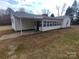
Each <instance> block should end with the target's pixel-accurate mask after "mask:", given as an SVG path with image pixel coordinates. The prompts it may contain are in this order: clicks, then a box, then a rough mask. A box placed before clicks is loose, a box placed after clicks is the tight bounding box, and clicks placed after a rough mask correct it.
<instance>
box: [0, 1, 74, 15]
mask: <svg viewBox="0 0 79 59" xmlns="http://www.w3.org/2000/svg"><path fill="white" fill-rule="evenodd" d="M73 1H74V0H0V9H6V8H8V7H10V8H12V9H13V10H18V9H19V8H25V9H26V11H30V10H32V11H33V13H34V14H41V13H42V12H41V10H42V9H48V10H49V11H50V12H51V13H54V14H55V15H57V14H58V13H57V10H56V6H59V7H60V12H61V9H62V6H63V5H64V4H66V9H67V7H68V6H71V5H72V3H73Z"/></svg>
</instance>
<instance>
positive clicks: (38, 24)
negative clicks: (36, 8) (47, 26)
mask: <svg viewBox="0 0 79 59" xmlns="http://www.w3.org/2000/svg"><path fill="white" fill-rule="evenodd" d="M39 27H40V21H37V31H39Z"/></svg>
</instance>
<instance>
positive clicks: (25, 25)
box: [11, 12, 71, 32]
mask: <svg viewBox="0 0 79 59" xmlns="http://www.w3.org/2000/svg"><path fill="white" fill-rule="evenodd" d="M11 23H12V28H13V30H15V31H21V32H22V30H30V29H31V30H36V31H47V30H53V29H59V28H66V27H70V23H71V20H70V18H69V17H68V16H60V17H47V16H41V15H34V14H28V13H23V12H15V13H13V14H11Z"/></svg>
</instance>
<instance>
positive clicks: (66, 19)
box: [61, 17, 71, 28]
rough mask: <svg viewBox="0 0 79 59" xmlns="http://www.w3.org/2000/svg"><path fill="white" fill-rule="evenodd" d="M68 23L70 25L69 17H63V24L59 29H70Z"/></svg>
mask: <svg viewBox="0 0 79 59" xmlns="http://www.w3.org/2000/svg"><path fill="white" fill-rule="evenodd" d="M70 23H71V20H70V18H69V17H65V18H64V20H63V22H62V26H61V28H66V27H70Z"/></svg>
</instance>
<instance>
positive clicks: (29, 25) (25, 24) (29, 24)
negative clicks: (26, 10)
mask: <svg viewBox="0 0 79 59" xmlns="http://www.w3.org/2000/svg"><path fill="white" fill-rule="evenodd" d="M21 21H22V30H28V29H34V21H32V20H27V19H26V20H21ZM16 25H17V26H16V28H17V29H16V31H18V30H21V24H20V19H17V20H16Z"/></svg>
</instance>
